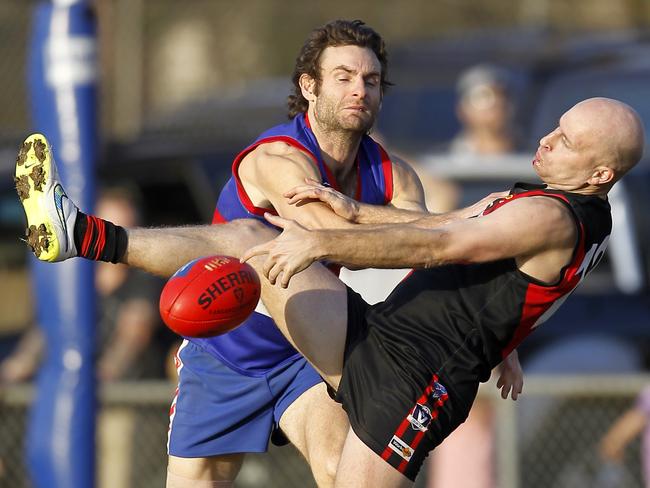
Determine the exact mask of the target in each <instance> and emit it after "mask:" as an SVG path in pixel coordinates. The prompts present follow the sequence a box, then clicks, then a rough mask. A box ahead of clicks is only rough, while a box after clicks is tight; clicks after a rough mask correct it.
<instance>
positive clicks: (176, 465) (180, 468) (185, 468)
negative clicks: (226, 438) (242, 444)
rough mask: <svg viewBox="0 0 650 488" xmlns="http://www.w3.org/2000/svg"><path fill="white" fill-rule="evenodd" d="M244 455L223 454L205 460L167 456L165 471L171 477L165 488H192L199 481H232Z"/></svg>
mask: <svg viewBox="0 0 650 488" xmlns="http://www.w3.org/2000/svg"><path fill="white" fill-rule="evenodd" d="M243 462H244V454H224V455H222V456H211V457H205V458H182V457H177V456H169V460H168V464H167V471H168V473H171V474H172V475H173V479H172V476H169V477H168V479H167V488H194V487H196V486H197V482H200V481H206V482H210V481H233V480H234V479H235V478H236V477H237V474H238V473H239V470H240V469H241V466H242V463H243Z"/></svg>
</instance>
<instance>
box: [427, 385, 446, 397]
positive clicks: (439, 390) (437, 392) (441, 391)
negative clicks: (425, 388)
mask: <svg viewBox="0 0 650 488" xmlns="http://www.w3.org/2000/svg"><path fill="white" fill-rule="evenodd" d="M431 398H432V399H433V400H447V389H446V388H445V387H444V386H442V385H441V384H440V383H438V382H437V381H434V382H433V391H432V392H431Z"/></svg>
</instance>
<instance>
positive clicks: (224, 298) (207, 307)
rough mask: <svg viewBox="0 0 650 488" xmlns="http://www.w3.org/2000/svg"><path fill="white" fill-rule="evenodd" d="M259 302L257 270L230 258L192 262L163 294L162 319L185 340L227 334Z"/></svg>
mask: <svg viewBox="0 0 650 488" xmlns="http://www.w3.org/2000/svg"><path fill="white" fill-rule="evenodd" d="M259 299H260V280H259V277H258V276H257V273H256V272H255V270H254V269H253V268H252V267H251V266H250V265H248V264H246V263H240V262H239V260H238V259H236V258H233V257H230V256H206V257H203V258H199V259H195V260H194V261H190V262H189V263H187V264H186V265H184V266H183V267H182V268H180V269H179V270H178V271H176V273H174V275H173V276H172V277H171V278H169V280H168V281H167V283H166V284H165V286H164V288H163V290H162V293H161V294H160V315H161V317H162V319H163V321H164V322H165V324H166V325H167V327H169V328H170V329H171V330H173V331H174V332H176V333H177V334H179V335H182V336H186V337H210V336H215V335H220V334H224V333H226V332H228V331H230V330H232V329H234V328H235V327H237V326H238V325H239V324H241V323H242V322H243V321H244V320H246V318H248V316H249V315H250V314H251V313H253V310H255V307H256V306H257V302H258V301H259Z"/></svg>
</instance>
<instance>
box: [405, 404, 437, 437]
mask: <svg viewBox="0 0 650 488" xmlns="http://www.w3.org/2000/svg"><path fill="white" fill-rule="evenodd" d="M432 418H433V416H432V415H431V410H430V409H429V407H427V406H426V405H421V404H419V403H416V404H415V407H414V408H413V410H412V411H411V413H410V414H409V415H408V417H407V420H408V421H409V422H410V423H411V428H412V429H413V430H421V431H422V432H426V431H427V430H428V429H429V424H430V423H431V419H432Z"/></svg>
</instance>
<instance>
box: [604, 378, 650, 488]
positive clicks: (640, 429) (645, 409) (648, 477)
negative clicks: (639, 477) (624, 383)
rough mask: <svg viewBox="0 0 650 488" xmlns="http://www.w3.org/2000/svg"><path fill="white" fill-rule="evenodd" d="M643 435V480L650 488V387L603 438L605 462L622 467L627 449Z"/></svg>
mask: <svg viewBox="0 0 650 488" xmlns="http://www.w3.org/2000/svg"><path fill="white" fill-rule="evenodd" d="M641 433H643V439H642V445H641V464H642V468H643V479H644V480H645V486H646V488H650V387H648V388H646V389H644V390H643V391H642V392H641V394H640V395H639V396H638V398H637V401H636V405H634V406H633V407H632V408H630V409H629V410H627V411H626V412H625V413H624V414H623V415H621V416H620V417H619V418H618V419H617V420H616V421H615V422H614V424H612V426H611V427H610V428H609V430H608V431H607V432H606V433H605V435H604V436H603V438H602V440H601V441H600V446H599V447H600V456H601V458H602V459H603V461H605V462H606V463H609V464H614V465H616V466H622V464H623V458H624V454H625V449H626V447H627V446H628V444H630V442H632V441H633V440H634V439H636V438H637V437H638V436H639V435H640V434H641ZM616 472H622V471H616ZM618 486H623V485H620V484H619V485H618Z"/></svg>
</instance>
